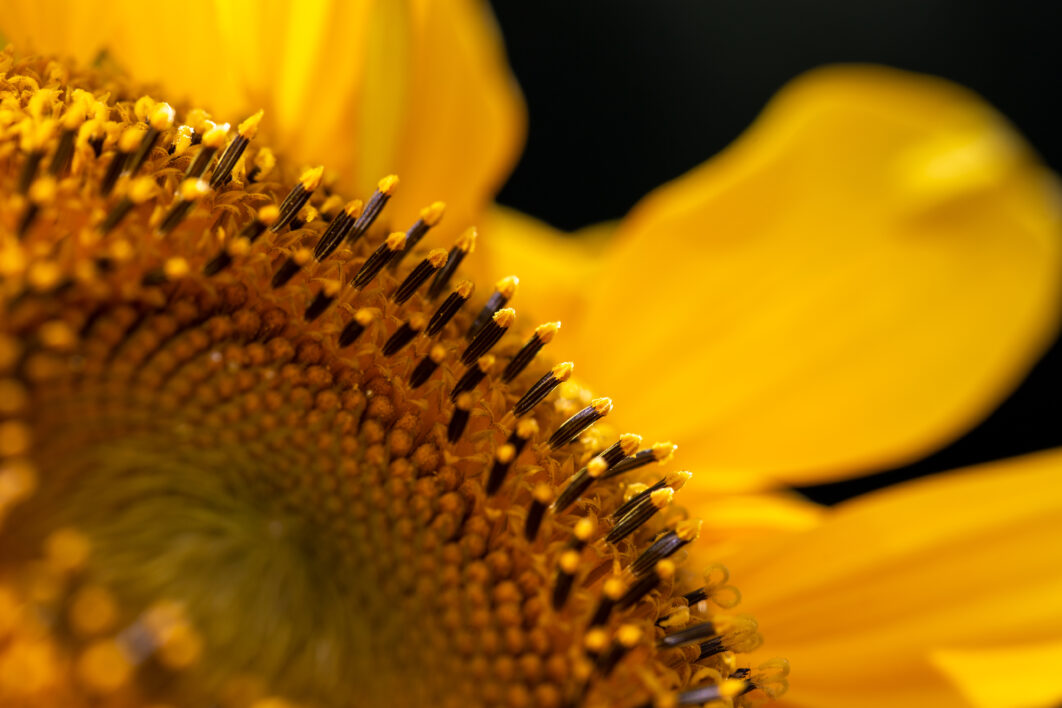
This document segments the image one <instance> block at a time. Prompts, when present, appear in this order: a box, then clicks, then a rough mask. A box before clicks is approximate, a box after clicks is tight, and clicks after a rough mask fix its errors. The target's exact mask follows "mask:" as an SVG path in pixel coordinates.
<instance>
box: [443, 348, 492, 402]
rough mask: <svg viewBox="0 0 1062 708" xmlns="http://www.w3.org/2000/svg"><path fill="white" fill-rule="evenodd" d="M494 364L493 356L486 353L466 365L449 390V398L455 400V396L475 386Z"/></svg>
mask: <svg viewBox="0 0 1062 708" xmlns="http://www.w3.org/2000/svg"><path fill="white" fill-rule="evenodd" d="M493 366H494V356H493V355H491V354H486V355H484V356H481V357H480V358H479V359H477V360H476V363H475V364H474V365H473V366H470V367H468V369H467V370H466V371H465V373H464V375H462V376H461V378H459V379H458V380H457V383H456V384H454V390H453V391H450V400H451V401H453V400H456V399H457V397H458V396H459V395H460V394H462V393H464V392H465V391H471V390H472V389H474V388H475V387H476V386H479V384H480V382H481V381H482V380H483V379H484V378H486V376H487V373H488V372H489V371H490V370H491V368H493Z"/></svg>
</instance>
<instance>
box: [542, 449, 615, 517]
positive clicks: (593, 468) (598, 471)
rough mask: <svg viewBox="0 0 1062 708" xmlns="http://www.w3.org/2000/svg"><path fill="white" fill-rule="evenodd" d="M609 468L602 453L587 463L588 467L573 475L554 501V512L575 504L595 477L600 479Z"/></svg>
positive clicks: (557, 512)
mask: <svg viewBox="0 0 1062 708" xmlns="http://www.w3.org/2000/svg"><path fill="white" fill-rule="evenodd" d="M607 469H608V463H607V462H606V461H605V459H604V458H603V457H601V456H600V455H599V456H597V457H594V458H593V459H591V460H590V461H589V462H588V463H586V467H583V468H582V469H580V470H579V471H578V472H576V473H575V474H573V475H572V478H571V479H570V480H568V486H566V487H565V488H564V491H563V492H561V493H560V496H558V497H557V501H555V502H553V513H554V514H559V513H561V512H562V511H564V510H565V509H567V508H568V507H569V506H571V505H572V504H574V503H575V500H576V499H578V498H579V497H581V496H582V495H583V493H584V492H585V491H586V490H587V489H589V488H590V485H591V484H593V483H594V480H595V479H600V478H601V475H603V474H604V473H605V471H606V470H607Z"/></svg>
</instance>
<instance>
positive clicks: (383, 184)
mask: <svg viewBox="0 0 1062 708" xmlns="http://www.w3.org/2000/svg"><path fill="white" fill-rule="evenodd" d="M397 188H398V175H387V176H386V177H384V178H383V179H381V180H380V181H379V182H377V183H376V189H378V190H380V193H381V194H387V195H390V194H391V193H392V192H394V191H395V189H397Z"/></svg>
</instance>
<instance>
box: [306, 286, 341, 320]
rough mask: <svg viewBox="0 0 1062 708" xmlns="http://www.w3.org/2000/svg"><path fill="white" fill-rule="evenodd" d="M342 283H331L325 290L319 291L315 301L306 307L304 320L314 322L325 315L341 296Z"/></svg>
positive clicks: (314, 298)
mask: <svg viewBox="0 0 1062 708" xmlns="http://www.w3.org/2000/svg"><path fill="white" fill-rule="evenodd" d="M339 288H340V283H339V281H338V280H333V281H329V282H328V283H327V284H326V286H325V287H324V288H321V289H320V290H318V291H317V294H316V295H314V297H313V300H311V301H310V304H309V305H307V306H306V310H305V311H304V312H303V313H302V316H303V319H305V320H306V321H307V322H313V321H314V320H316V319H317V318H318V317H320V316H321V315H323V314H324V312H325V310H327V309H328V308H329V306H331V304H332V303H333V302H335V300H336V297H337V296H338V295H339Z"/></svg>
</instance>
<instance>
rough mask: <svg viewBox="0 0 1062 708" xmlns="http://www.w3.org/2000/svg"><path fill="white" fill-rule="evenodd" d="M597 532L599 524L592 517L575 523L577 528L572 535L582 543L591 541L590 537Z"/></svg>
mask: <svg viewBox="0 0 1062 708" xmlns="http://www.w3.org/2000/svg"><path fill="white" fill-rule="evenodd" d="M596 530H597V522H596V520H595V519H593V518H591V517H584V518H582V519H579V520H578V521H577V522H575V528H574V529H572V535H573V536H575V537H576V538H577V539H579V540H580V541H589V540H590V537H591V536H592V535H593V534H594V531H596Z"/></svg>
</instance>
